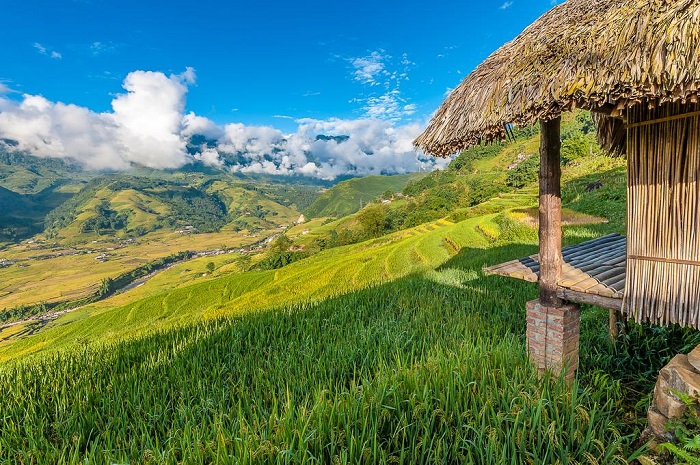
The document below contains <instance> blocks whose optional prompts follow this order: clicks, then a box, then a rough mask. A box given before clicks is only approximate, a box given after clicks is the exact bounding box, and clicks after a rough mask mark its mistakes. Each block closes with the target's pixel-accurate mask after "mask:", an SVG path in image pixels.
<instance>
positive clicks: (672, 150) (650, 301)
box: [623, 103, 700, 329]
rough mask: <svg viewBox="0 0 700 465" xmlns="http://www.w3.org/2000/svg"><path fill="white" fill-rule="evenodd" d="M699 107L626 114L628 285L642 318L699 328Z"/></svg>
mask: <svg viewBox="0 0 700 465" xmlns="http://www.w3.org/2000/svg"><path fill="white" fill-rule="evenodd" d="M699 110H700V105H698V104H687V105H683V104H680V103H674V104H668V105H664V106H661V107H657V108H648V107H647V106H645V105H637V106H635V107H632V108H630V109H629V110H628V113H627V120H628V121H627V122H628V124H627V128H628V129H627V154H628V183H627V202H628V208H627V271H626V275H627V283H626V286H625V296H624V301H623V311H624V312H625V313H626V314H627V315H629V316H630V317H631V318H633V319H634V320H636V321H637V322H650V323H653V324H660V325H667V324H671V323H677V324H680V325H682V326H690V327H694V328H697V329H700V183H699V182H698V181H699V180H700V179H699V178H700V112H699Z"/></svg>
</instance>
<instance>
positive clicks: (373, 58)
mask: <svg viewBox="0 0 700 465" xmlns="http://www.w3.org/2000/svg"><path fill="white" fill-rule="evenodd" d="M383 52H384V51H383V50H381V51H374V52H372V53H370V54H369V55H367V56H365V57H359V58H353V59H351V60H350V63H351V64H352V66H353V68H354V69H355V70H354V71H353V75H354V79H355V80H356V81H358V82H361V83H362V84H368V85H370V86H378V85H381V82H380V78H381V76H382V75H383V74H385V73H386V71H385V65H384V61H385V60H386V59H388V58H391V57H390V56H388V55H382V53H383Z"/></svg>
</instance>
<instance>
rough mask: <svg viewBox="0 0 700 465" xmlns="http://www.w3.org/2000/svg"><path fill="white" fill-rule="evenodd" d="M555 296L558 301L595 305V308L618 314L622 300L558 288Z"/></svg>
mask: <svg viewBox="0 0 700 465" xmlns="http://www.w3.org/2000/svg"><path fill="white" fill-rule="evenodd" d="M557 296H558V297H559V298H560V299H563V300H566V301H569V302H576V303H579V304H588V305H595V306H596V307H603V308H607V309H610V310H614V311H616V312H619V311H620V309H621V308H622V299H616V298H614V297H603V296H600V295H595V294H586V293H585V292H578V291H572V290H571V289H567V288H565V287H560V288H558V289H557Z"/></svg>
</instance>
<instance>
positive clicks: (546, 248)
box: [539, 117, 562, 307]
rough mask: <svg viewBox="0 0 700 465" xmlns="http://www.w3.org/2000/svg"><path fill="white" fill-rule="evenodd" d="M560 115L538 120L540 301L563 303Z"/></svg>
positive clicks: (548, 304) (555, 304)
mask: <svg viewBox="0 0 700 465" xmlns="http://www.w3.org/2000/svg"><path fill="white" fill-rule="evenodd" d="M560 127H561V117H559V118H555V119H553V120H550V121H542V120H540V229H539V236H540V303H541V304H542V305H546V306H548V307H559V306H561V304H562V301H561V299H560V298H559V297H558V296H557V281H558V280H559V275H560V274H561V262H562V257H561V139H560Z"/></svg>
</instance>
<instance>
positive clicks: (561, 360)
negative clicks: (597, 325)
mask: <svg viewBox="0 0 700 465" xmlns="http://www.w3.org/2000/svg"><path fill="white" fill-rule="evenodd" d="M580 327H581V310H580V309H579V307H578V305H574V304H566V305H562V306H560V307H546V306H544V305H542V304H540V301H539V300H532V301H530V302H528V303H527V349H528V352H529V354H530V359H531V360H532V362H533V363H534V364H535V365H536V366H537V368H538V369H539V370H540V372H543V371H544V370H548V371H551V372H554V374H558V373H559V372H560V371H561V370H562V368H563V367H566V375H565V376H566V380H567V382H568V383H571V382H572V381H573V380H574V376H575V375H576V369H577V368H578V342H579V333H580Z"/></svg>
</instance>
